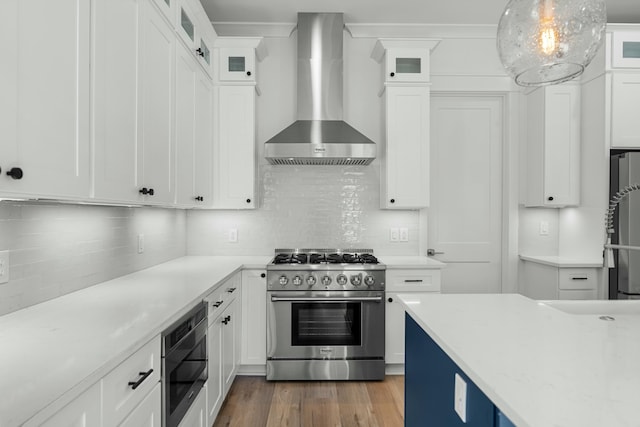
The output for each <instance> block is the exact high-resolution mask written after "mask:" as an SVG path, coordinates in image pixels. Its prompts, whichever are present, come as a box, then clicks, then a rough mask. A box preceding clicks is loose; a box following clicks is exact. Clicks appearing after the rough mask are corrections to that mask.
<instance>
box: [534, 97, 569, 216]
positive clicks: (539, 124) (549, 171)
mask: <svg viewBox="0 0 640 427" xmlns="http://www.w3.org/2000/svg"><path fill="white" fill-rule="evenodd" d="M526 114H527V198H526V202H525V205H526V206H539V207H556V208H559V207H565V206H576V205H578V204H579V203H580V86H578V85H573V84H571V85H555V86H547V87H543V88H539V89H536V90H535V91H533V92H531V93H530V94H528V95H526Z"/></svg>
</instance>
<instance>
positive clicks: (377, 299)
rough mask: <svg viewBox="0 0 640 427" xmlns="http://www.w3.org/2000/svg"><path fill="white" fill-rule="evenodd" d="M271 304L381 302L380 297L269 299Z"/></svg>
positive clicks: (273, 297)
mask: <svg viewBox="0 0 640 427" xmlns="http://www.w3.org/2000/svg"><path fill="white" fill-rule="evenodd" d="M271 301H272V302H279V301H281V302H285V301H286V302H336V303H340V302H382V297H381V296H378V297H275V296H272V297H271Z"/></svg>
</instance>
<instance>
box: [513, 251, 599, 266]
mask: <svg viewBox="0 0 640 427" xmlns="http://www.w3.org/2000/svg"><path fill="white" fill-rule="evenodd" d="M520 259H521V260H523V261H529V262H535V263H538V264H544V265H550V266H552V267H558V268H591V267H594V268H598V267H599V268H602V266H603V260H602V258H600V259H586V258H572V257H566V256H543V255H523V254H520Z"/></svg>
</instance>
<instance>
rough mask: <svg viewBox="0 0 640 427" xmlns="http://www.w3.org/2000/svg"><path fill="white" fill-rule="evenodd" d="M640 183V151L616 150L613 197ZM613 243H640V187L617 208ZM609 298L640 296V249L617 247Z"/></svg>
mask: <svg viewBox="0 0 640 427" xmlns="http://www.w3.org/2000/svg"><path fill="white" fill-rule="evenodd" d="M634 184H640V151H629V152H622V153H621V152H618V153H615V152H612V154H611V179H610V186H609V195H610V197H609V200H611V199H612V198H613V197H614V196H615V195H616V193H617V192H618V191H620V190H622V189H624V188H625V187H628V186H631V185H634ZM613 226H614V227H613V228H614V230H615V231H614V233H613V235H612V236H611V243H613V244H619V245H628V246H640V191H630V192H629V193H628V194H627V195H626V196H625V197H624V198H623V200H622V201H620V203H619V204H618V207H617V208H616V211H615V215H614V217H613ZM613 254H614V262H615V268H611V269H609V299H640V251H635V250H628V249H616V250H614V251H613Z"/></svg>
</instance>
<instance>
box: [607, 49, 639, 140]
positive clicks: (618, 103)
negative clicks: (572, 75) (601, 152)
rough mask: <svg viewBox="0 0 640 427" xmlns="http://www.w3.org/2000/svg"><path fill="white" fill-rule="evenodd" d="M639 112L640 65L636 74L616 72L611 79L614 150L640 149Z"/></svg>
mask: <svg viewBox="0 0 640 427" xmlns="http://www.w3.org/2000/svg"><path fill="white" fill-rule="evenodd" d="M639 43H640V42H639ZM639 49H640V48H639ZM639 61H640V60H639ZM638 112H640V64H638V70H637V71H635V72H632V73H629V72H615V73H613V75H612V77H611V113H612V114H611V146H612V148H640V116H639V113H638Z"/></svg>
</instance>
